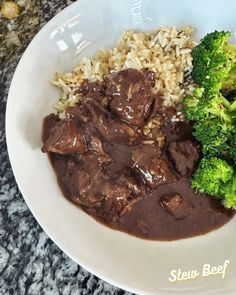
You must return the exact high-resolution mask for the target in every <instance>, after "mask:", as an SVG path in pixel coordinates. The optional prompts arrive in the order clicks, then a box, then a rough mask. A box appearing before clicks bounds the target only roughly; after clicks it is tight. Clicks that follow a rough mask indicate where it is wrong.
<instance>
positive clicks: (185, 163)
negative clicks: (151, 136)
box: [168, 139, 199, 176]
mask: <svg viewBox="0 0 236 295" xmlns="http://www.w3.org/2000/svg"><path fill="white" fill-rule="evenodd" d="M168 154H169V158H170V160H171V161H172V163H173V167H174V169H175V170H176V172H177V173H178V174H179V175H181V176H190V175H191V174H192V173H193V171H194V169H195V167H196V164H197V162H198V160H199V149H198V146H197V144H196V143H194V142H193V141H191V140H189V139H187V140H183V141H172V142H170V144H169V147H168Z"/></svg>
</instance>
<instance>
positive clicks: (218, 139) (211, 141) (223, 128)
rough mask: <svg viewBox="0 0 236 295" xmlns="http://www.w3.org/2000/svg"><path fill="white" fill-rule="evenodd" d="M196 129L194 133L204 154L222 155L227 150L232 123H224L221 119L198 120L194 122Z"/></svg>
mask: <svg viewBox="0 0 236 295" xmlns="http://www.w3.org/2000/svg"><path fill="white" fill-rule="evenodd" d="M194 129H195V131H194V133H193V135H194V136H195V137H196V139H197V140H198V141H199V142H200V143H201V147H202V152H203V154H204V155H206V156H210V157H212V156H220V155H222V154H223V153H224V152H225V151H227V149H228V145H227V140H228V137H229V134H230V132H231V131H232V129H233V125H232V124H226V123H222V121H221V120H219V119H212V120H205V121H202V122H201V121H200V122H197V123H196V124H194ZM235 152H236V151H235Z"/></svg>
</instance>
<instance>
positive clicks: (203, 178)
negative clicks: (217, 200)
mask: <svg viewBox="0 0 236 295" xmlns="http://www.w3.org/2000/svg"><path fill="white" fill-rule="evenodd" d="M232 175H233V168H232V167H231V166H230V165H229V164H228V163H227V162H226V161H224V160H221V159H218V158H216V157H212V158H202V160H201V161H200V164H199V166H198V169H197V170H196V172H195V173H194V175H193V178H192V187H193V189H195V190H196V191H198V192H200V193H206V194H209V195H212V196H216V197H217V196H218V197H221V195H222V192H221V187H222V185H223V184H226V183H227V182H228V181H230V179H231V178H232Z"/></svg>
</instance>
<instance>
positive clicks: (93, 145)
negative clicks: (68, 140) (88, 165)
mask: <svg viewBox="0 0 236 295" xmlns="http://www.w3.org/2000/svg"><path fill="white" fill-rule="evenodd" d="M88 149H89V151H91V152H93V154H96V155H97V157H98V160H99V162H101V163H103V164H104V163H108V162H111V157H110V156H109V154H108V153H106V152H105V151H104V148H103V145H102V142H101V140H100V139H99V138H98V136H96V135H94V134H91V135H90V137H89V142H88Z"/></svg>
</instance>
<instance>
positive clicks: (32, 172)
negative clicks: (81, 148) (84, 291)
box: [6, 0, 236, 294]
mask: <svg viewBox="0 0 236 295" xmlns="http://www.w3.org/2000/svg"><path fill="white" fill-rule="evenodd" d="M235 11H236V2H235V1H233V0H228V1H227V2H225V1H216V0H208V1H203V0H198V1H194V2H193V1H188V0H181V1H174V0H163V1H161V0H143V1H142V0H119V1H118V0H117V1H114V0H113V1H112V0H110V1H108V0H99V1H98V0H97V1H93V0H80V1H79V2H76V3H74V4H73V5H71V6H69V7H68V8H66V9H65V10H64V11H62V12H61V13H59V14H58V15H57V16H56V17H55V18H53V19H52V20H51V21H50V22H49V23H48V24H47V25H46V26H45V27H44V28H43V29H42V30H41V31H40V32H39V33H38V34H37V36H36V37H35V38H34V40H33V41H32V42H31V44H30V45H29V46H28V48H27V50H26V51H25V53H24V55H23V57H22V59H21V61H20V63H19V65H18V67H17V70H16V72H15V75H14V78H13V80H12V84H11V88H10V92H9V97H8V104H7V116H6V131H7V144H8V151H9V155H10V160H11V164H12V168H13V171H14V174H15V177H16V181H17V183H18V185H19V188H20V190H21V192H22V194H23V195H24V198H25V200H26V202H27V204H28V206H29V208H30V209H31V211H32V212H33V214H34V216H35V217H36V219H37V220H38V222H39V223H40V225H41V226H42V227H43V229H44V230H45V231H46V233H47V234H48V235H49V236H50V237H51V238H52V240H53V241H54V242H55V243H56V244H57V245H58V246H59V247H60V248H61V249H62V250H63V251H64V252H65V253H66V254H68V255H69V256H70V257H71V258H72V259H73V260H75V261H76V262H78V263H79V264H80V265H82V266H84V267H85V268H86V269H88V270H89V271H91V272H92V273H94V274H95V275H97V276H99V277H100V278H102V279H104V280H106V281H108V282H110V283H112V284H114V285H116V286H119V287H121V288H124V289H126V290H129V291H133V292H135V293H140V294H236V280H235V276H236V246H235V245H236V234H235V232H236V219H235V218H234V219H233V220H232V221H230V222H229V223H228V224H227V225H225V226H223V227H222V228H220V229H219V230H217V231H214V232H211V233H209V234H207V235H204V236H201V237H196V238H191V239H186V240H181V241H176V242H158V241H146V240H141V239H138V238H135V237H132V236H129V235H127V234H125V233H122V232H118V231H114V230H112V229H109V228H107V227H105V226H103V225H101V224H100V223H98V222H96V221H95V220H94V219H92V218H91V217H90V216H88V215H87V214H85V213H84V212H83V211H82V210H80V209H79V208H78V207H76V206H74V205H73V204H71V203H70V202H69V201H67V200H66V199H65V198H64V197H63V196H62V193H61V191H60V189H59V188H58V185H57V182H56V178H55V175H54V172H53V170H52V168H51V165H50V163H49V160H48V158H47V156H45V154H43V153H41V151H40V147H41V144H42V143H41V130H42V121H43V117H44V116H46V115H47V114H48V113H50V112H51V111H52V105H53V103H54V102H55V101H56V99H57V98H58V96H59V93H58V92H57V91H56V90H55V89H54V87H53V86H51V85H50V83H49V81H50V80H51V79H52V77H53V75H54V72H56V71H59V72H63V71H66V70H70V69H72V68H73V66H74V65H75V64H76V63H78V61H79V59H80V58H81V57H82V56H91V55H93V54H94V53H95V52H96V51H97V50H98V49H101V48H106V47H108V46H112V45H114V44H115V42H116V41H117V39H118V38H119V37H120V35H121V34H122V32H124V30H127V29H131V28H134V29H141V30H152V29H154V28H157V27H158V26H160V25H176V26H182V25H187V24H190V25H192V26H194V27H196V28H197V29H198V31H197V32H198V35H197V36H202V35H204V34H205V33H206V32H209V31H213V30H215V29H220V30H221V29H226V30H230V31H232V32H233V33H235V32H234V30H235V28H236V27H235V25H236V23H235ZM226 260H228V261H229V263H228V266H227V268H226V275H225V278H224V279H223V278H222V276H221V275H220V274H218V275H211V276H206V277H204V276H202V274H201V270H202V268H203V265H204V264H210V265H211V266H218V265H223V264H224V262H225V261H226ZM173 269H176V270H178V269H181V270H182V271H190V270H197V271H198V272H199V276H198V277H197V278H196V279H192V280H182V281H177V282H175V283H173V282H170V280H169V278H172V279H173V276H171V274H170V273H171V270H173Z"/></svg>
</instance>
